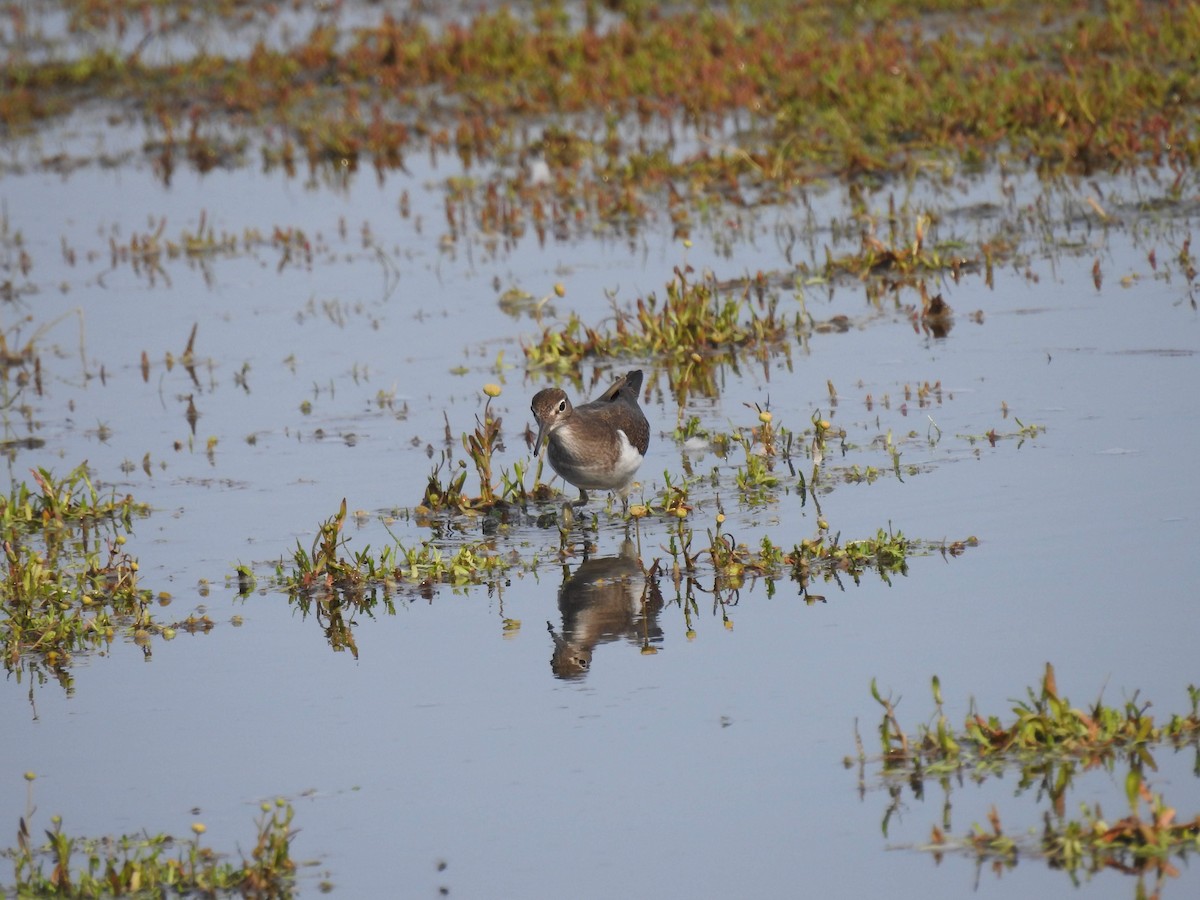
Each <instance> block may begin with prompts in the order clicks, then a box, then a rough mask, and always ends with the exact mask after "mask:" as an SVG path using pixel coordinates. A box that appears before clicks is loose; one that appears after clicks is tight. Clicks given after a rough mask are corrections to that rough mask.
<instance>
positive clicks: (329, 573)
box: [275, 499, 513, 599]
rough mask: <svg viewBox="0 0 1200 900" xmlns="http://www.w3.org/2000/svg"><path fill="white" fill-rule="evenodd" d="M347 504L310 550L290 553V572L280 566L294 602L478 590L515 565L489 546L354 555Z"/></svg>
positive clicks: (427, 546)
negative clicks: (415, 589) (368, 592)
mask: <svg viewBox="0 0 1200 900" xmlns="http://www.w3.org/2000/svg"><path fill="white" fill-rule="evenodd" d="M345 522H346V501H345V500H344V499H343V500H342V504H341V507H340V508H339V509H338V511H337V512H336V513H335V514H334V515H332V516H330V517H329V518H328V519H326V520H325V521H324V522H323V523H322V524H321V525H320V526H319V527H318V529H317V535H316V537H315V538H314V539H313V543H312V546H311V548H309V549H305V548H304V546H303V545H301V544H300V543H299V542H297V543H296V549H295V551H293V553H292V565H291V568H290V569H289V568H286V567H285V566H284V563H283V561H282V560H281V561H280V562H279V563H278V564H277V565H276V568H275V576H276V580H277V581H278V582H279V583H280V584H281V585H283V586H284V587H285V588H286V589H287V590H288V591H289V593H291V594H293V596H298V595H303V596H331V595H335V594H336V595H338V596H340V597H341V598H343V599H347V598H349V599H353V598H355V597H362V596H363V592H364V590H365V589H367V588H379V587H382V588H384V589H387V590H391V589H393V588H395V587H396V586H397V585H398V584H401V583H407V584H409V585H416V586H419V587H421V588H428V587H432V586H433V585H436V584H448V585H451V586H461V585H466V584H480V583H482V582H484V581H486V580H487V579H488V577H490V576H492V575H496V574H499V573H502V572H504V571H507V570H508V569H510V568H511V567H512V565H513V563H512V562H510V561H506V560H505V559H504V558H502V557H501V556H500V555H498V554H497V553H496V552H495V549H494V546H493V544H492V542H490V541H480V542H466V543H462V544H459V545H457V546H456V547H454V548H446V549H443V548H441V547H439V546H438V545H437V544H435V543H434V542H433V541H424V542H422V543H421V544H420V545H418V546H412V547H410V546H407V545H405V544H404V543H403V542H401V541H399V540H396V541H395V542H394V543H393V544H390V545H385V546H383V547H382V548H380V549H379V550H378V551H372V550H371V547H370V546H366V547H364V548H363V549H362V550H354V551H351V550H350V549H349V548H348V546H347V544H348V538H346V537H344V536H343V534H342V528H343V526H344V525H345Z"/></svg>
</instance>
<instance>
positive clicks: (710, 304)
mask: <svg viewBox="0 0 1200 900" xmlns="http://www.w3.org/2000/svg"><path fill="white" fill-rule="evenodd" d="M691 274H692V270H691V267H684V268H682V269H681V268H679V267H676V268H675V277H674V278H673V279H672V280H671V281H669V282H668V283H667V285H666V294H665V296H664V297H663V298H662V299H661V300H660V299H659V298H658V296H657V295H656V294H650V295H649V296H648V297H639V298H638V299H637V301H636V302H635V303H634V305H633V307H632V308H616V309H615V310H614V315H613V320H612V325H611V327H610V328H608V329H606V330H603V331H602V330H600V329H598V328H590V327H588V326H585V325H584V324H583V322H582V321H581V320H580V319H579V318H578V317H577V316H576V315H574V314H572V315H571V317H570V318H569V319H568V320H567V322H566V323H564V324H563V325H562V326H561V327H558V328H553V327H551V328H546V329H545V330H544V331H543V333H542V335H541V336H540V337H539V339H538V340H537V342H536V343H531V344H527V345H526V346H525V348H524V349H525V357H526V360H527V362H528V364H529V365H530V366H531V367H534V368H551V369H556V370H560V371H572V370H574V369H575V368H576V367H577V366H578V364H579V362H580V361H582V360H583V359H585V358H587V357H591V356H605V357H611V356H638V357H649V356H657V357H663V358H666V359H667V360H670V361H673V362H675V363H685V362H688V361H699V360H703V359H704V358H705V357H709V358H710V360H711V359H713V358H714V357H715V358H720V357H722V356H728V355H729V354H731V353H734V352H736V351H738V350H739V349H766V348H771V349H775V348H778V347H779V345H781V344H782V343H783V342H784V341H785V340H787V339H788V338H789V336H792V337H794V336H795V335H796V334H797V333H798V332H799V331H801V330H803V329H804V327H805V325H804V322H803V320H802V318H801V316H800V314H799V313H798V312H797V313H794V314H793V315H792V316H791V317H790V321H789V317H788V316H786V315H784V314H783V313H781V312H780V311H779V298H778V296H776V295H774V294H768V293H767V292H766V290H765V289H764V285H763V282H762V280H761V279H756V278H747V279H745V280H744V281H743V282H742V283H740V284H738V285H734V286H723V285H720V284H718V282H717V281H716V279H715V278H714V277H713V276H712V275H711V274H709V275H705V276H702V277H701V278H700V279H698V280H694V279H692V278H691V277H690V276H691Z"/></svg>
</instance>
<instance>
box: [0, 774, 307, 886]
mask: <svg viewBox="0 0 1200 900" xmlns="http://www.w3.org/2000/svg"><path fill="white" fill-rule="evenodd" d="M35 777H36V776H35V775H34V773H32V772H28V773H26V775H25V778H26V780H27V782H28V783H29V795H28V799H27V802H26V810H25V814H24V815H23V816H21V817H20V819H19V820H18V827H17V846H16V847H15V848H9V849H6V850H3V851H0V856H5V857H8V858H9V859H11V860H12V863H13V876H12V879H13V880H12V882H11V883H10V884H0V890H2V891H3V892H4V893H5V894H6V895H7V894H8V893H9V892H10V891H11V892H12V894H11V895H12V896H20V897H50V896H54V897H79V898H101V897H115V896H123V895H136V896H139V897H140V896H147V897H150V896H153V897H165V896H173V895H176V894H180V895H183V894H186V895H193V894H194V895H203V896H217V895H231V894H240V895H241V896H243V897H285V896H291V893H292V890H293V887H294V878H295V869H296V864H295V861H294V860H293V859H292V858H291V842H292V838H293V837H294V836H295V834H296V832H295V830H294V829H293V828H292V827H291V824H292V817H293V815H294V811H293V809H292V806H291V804H290V803H288V802H287V801H286V800H284V799H282V798H280V799H277V800H275V801H274V802H273V803H263V804H262V806H261V810H260V814H259V816H258V819H257V821H256V823H255V825H256V834H255V838H254V844H253V849H251V851H250V854H249V856H248V857H247V856H246V855H245V854H242V855H241V856H242V858H241V862H240V864H236V863H232V862H226V861H224V860H223V859H222V855H221V854H218V853H217V852H216V851H215V850H214V849H212V848H211V847H209V846H205V844H204V843H203V838H204V835H205V834H206V833H207V832H208V828H207V827H206V826H205V825H204V824H203V823H201V822H196V823H194V824H193V825H192V836H191V837H190V838H176V837H172V836H171V835H168V834H155V835H151V834H149V833H146V832H143V833H141V834H136V835H124V836H121V837H100V838H91V837H81V836H73V835H70V834H68V833H67V832H66V830H65V829H64V827H63V820H62V817H60V816H53V817H52V818H51V827H50V828H48V829H46V830H45V835H46V841H45V842H44V843H42V844H35V843H34V841H33V838H32V834H31V828H32V825H33V814H34V806H33V782H34V779H35ZM176 847H178V850H177V851H175V852H172V851H173V850H174V848H176Z"/></svg>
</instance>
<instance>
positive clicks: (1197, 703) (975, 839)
mask: <svg viewBox="0 0 1200 900" xmlns="http://www.w3.org/2000/svg"><path fill="white" fill-rule="evenodd" d="M932 689H933V699H934V705H935V711H934V714H933V717H932V720H931V724H922V725H920V726H919V727H918V729H917V731H916V733H915V734H909V733H908V732H906V731H905V730H904V729H903V728H902V727H901V725H900V723H899V720H898V718H897V716H896V701H895V700H894V699H893V698H892V697H891V696H883V695H882V694H881V693H880V692H879V690H878V688H877V686H876V684H875V681H874V680H872V682H871V696H872V697H873V698H874V699H875V701H876V703H878V704H879V705H880V706H881V707H883V714H882V717H881V720H880V723H879V727H878V732H879V739H880V745H881V749H882V755H881V756H880V757H878V759H879V761H880V763H881V765H882V774H883V777H884V780H885V784H887V785H888V790H889V793H890V794H891V796H892V798H893V800H892V804H891V805H890V806H889V808H888V810H887V812H886V813H885V815H884V823H883V828H884V833H885V834H886V833H887V827H888V821H889V819H890V817H891V815H892V814H893V812H894V811H895V810H896V808H897V806H898V804H899V801H900V792H901V790H902V789H903V787H904V786H906V785H907V786H909V787H911V788H912V789H913V790H914V791H917V792H920V791H921V787H920V785H921V784H922V782H923V781H924V779H926V778H935V779H937V780H938V782H939V783H940V784H941V785H942V788H943V790H944V791H945V792H946V794H947V800H946V805H945V812H944V816H943V822H942V824H941V825H935V826H933V829H932V831H931V836H930V839H929V841H928V842H927V843H926V844H922V845H920V847H919V849H922V850H926V851H929V852H931V853H933V854H934V855H935V856H936V857H939V858H940V856H941V854H944V853H946V852H950V851H961V852H966V853H970V854H972V855H974V856H975V857H977V858H978V859H980V860H990V861H992V862H994V863H998V864H1002V865H1014V864H1015V863H1016V861H1017V858H1018V856H1019V855H1021V854H1025V855H1031V856H1040V857H1042V858H1045V859H1046V860H1047V861H1048V862H1049V863H1050V864H1051V865H1052V866H1054V867H1056V868H1061V869H1063V870H1065V871H1066V872H1068V873H1069V874H1070V875H1071V877H1072V878H1073V879H1074V878H1075V877H1076V874H1077V873H1079V872H1084V873H1092V872H1096V871H1100V870H1101V869H1105V868H1110V869H1117V870H1119V871H1123V872H1131V873H1135V874H1142V873H1144V872H1147V871H1153V872H1156V873H1157V874H1160V875H1167V876H1169V875H1173V874H1177V872H1176V870H1175V868H1174V866H1173V865H1172V864H1171V862H1170V860H1171V858H1172V857H1177V856H1184V855H1187V854H1190V853H1194V852H1196V851H1197V850H1198V849H1200V815H1197V816H1195V817H1194V818H1193V819H1191V820H1188V819H1180V818H1179V817H1178V815H1177V813H1176V810H1175V809H1174V808H1172V807H1170V806H1169V805H1168V804H1167V802H1166V800H1165V799H1164V797H1163V795H1162V794H1159V793H1153V792H1151V791H1150V790H1149V788H1148V787H1147V785H1146V783H1145V779H1144V772H1145V771H1146V770H1148V769H1155V768H1157V767H1156V764H1155V761H1154V756H1153V752H1154V749H1155V747H1157V746H1162V745H1165V746H1169V747H1173V748H1181V747H1185V746H1188V747H1193V748H1195V749H1197V752H1198V753H1200V688H1198V687H1196V686H1194V685H1189V686H1188V688H1187V693H1188V697H1189V699H1190V702H1191V710H1190V711H1189V712H1188V713H1186V714H1178V713H1176V714H1173V715H1171V716H1170V718H1169V719H1167V720H1166V721H1165V722H1162V723H1158V722H1156V721H1155V719H1154V717H1153V716H1152V715H1150V714H1149V712H1148V710H1149V708H1150V703H1149V702H1143V701H1142V700H1141V699H1140V698H1139V695H1138V694H1136V693H1135V694H1134V695H1133V697H1131V698H1130V699H1129V700H1127V701H1126V702H1125V704H1124V705H1123V706H1121V707H1112V706H1107V705H1105V704H1104V703H1103V701H1102V700H1100V699H1097V700H1096V701H1095V703H1093V704H1092V705H1091V706H1089V707H1087V708H1080V707H1076V706H1073V705H1072V704H1071V703H1070V701H1069V700H1067V698H1066V697H1064V696H1062V695H1061V694H1060V693H1059V690H1058V686H1057V682H1056V678H1055V674H1054V667H1053V666H1052V665H1051V664H1049V663H1047V664H1046V670H1045V673H1044V675H1043V677H1042V683H1041V688H1040V690H1038V691H1036V692H1035V691H1034V690H1033V689H1032V688H1030V689H1027V697H1026V699H1025V700H1017V701H1014V704H1013V707H1012V718H1011V719H1009V720H1005V719H1002V718H1001V717H999V716H996V715H989V716H986V717H985V716H984V715H982V714H980V713H979V712H978V711H977V710H976V709H975V706H974V703H973V702H972V704H971V708H970V709H969V711H968V712H967V715H966V719H965V722H964V724H963V726H962V728H961V729H955V728H953V727H952V726H951V725H950V723H949V721H948V720H947V718H946V715H945V713H944V712H943V708H942V691H941V683H940V681H939V679H938V678H937V677H936V676H934V678H933V680H932ZM858 758H859V764H860V767H861V766H863V765H865V762H866V759H867V757H866V754H865V752H864V751H863V749H862V746H861V741H860V744H859V754H858ZM1198 759H1200V756H1198ZM846 762H847V765H852V761H851V760H849V759H847V761H846ZM1118 764H1124V765H1126V766H1127V767H1128V770H1127V772H1126V774H1125V778H1124V787H1125V794H1126V799H1127V801H1128V804H1129V813H1128V815H1126V816H1124V817H1122V818H1120V819H1118V820H1116V821H1109V820H1107V819H1106V818H1105V817H1104V815H1103V813H1102V811H1101V807H1100V804H1099V803H1096V804H1089V803H1084V804H1083V805H1082V807H1081V816H1080V818H1072V817H1070V816H1068V815H1067V814H1066V811H1065V810H1066V802H1065V800H1066V795H1067V792H1068V791H1069V790H1070V788H1071V787H1072V785H1073V783H1074V780H1075V776H1076V773H1077V772H1078V771H1080V770H1084V771H1086V770H1089V769H1094V768H1097V767H1104V768H1106V769H1108V770H1112V769H1113V768H1114V767H1115V766H1116V765H1118ZM1009 769H1016V770H1017V771H1018V772H1019V773H1020V781H1019V784H1018V791H1020V790H1024V789H1026V788H1028V787H1030V786H1034V785H1036V786H1037V789H1038V798H1039V799H1045V800H1048V801H1049V802H1050V806H1051V808H1050V809H1049V810H1047V811H1046V812H1045V813H1044V816H1043V829H1042V833H1041V835H1040V837H1039V838H1037V839H1036V840H1032V839H1031V838H1030V837H1029V835H1028V833H1026V834H1015V835H1014V834H1011V833H1009V832H1006V831H1005V830H1004V829H1003V827H1002V826H1001V822H1000V816H999V813H998V812H997V811H996V809H995V807H994V806H993V807H992V809H991V811H990V813H989V815H988V827H987V828H984V827H981V826H979V825H975V826H974V827H973V828H972V829H971V830H970V831H969V832H967V833H966V834H964V835H962V836H957V837H956V836H953V835H952V834H951V833H949V793H950V791H951V785H952V783H953V782H952V781H951V776H955V777H956V776H957V775H958V774H959V773H963V772H970V773H971V775H972V777H973V779H974V780H976V781H979V782H982V781H985V780H986V779H987V778H988V777H991V776H998V775H1000V774H1002V773H1003V772H1005V771H1007V770H1009Z"/></svg>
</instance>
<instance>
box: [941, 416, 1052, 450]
mask: <svg viewBox="0 0 1200 900" xmlns="http://www.w3.org/2000/svg"><path fill="white" fill-rule="evenodd" d="M1013 421H1014V422H1016V423H1017V430H1016V431H1009V432H999V431H997V430H996V429H995V428H991V429H988V431H987V432H985V433H984V434H960V435H958V436H959V437H960V438H963V439H964V440H966V441H967V442H968V443H970V444H972V445H974V444H976V443H978V442H980V441H987V442H988V444H989V445H990V446H992V447H995V446H996V445H997V444H998V443H1000V441H1003V440H1015V441H1016V442H1017V447H1018V448H1020V447H1021V446H1022V445H1023V444H1024V443H1025V441H1026V439H1027V438H1035V437H1037V436H1038V435H1039V434H1041V433H1042V432H1043V431H1045V430H1046V426H1045V425H1038V424H1036V423H1032V422H1031V423H1030V424H1028V425H1026V424H1025V423H1024V422H1022V421H1021V420H1020V419H1018V418H1016V417H1015V416H1014V417H1013Z"/></svg>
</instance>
